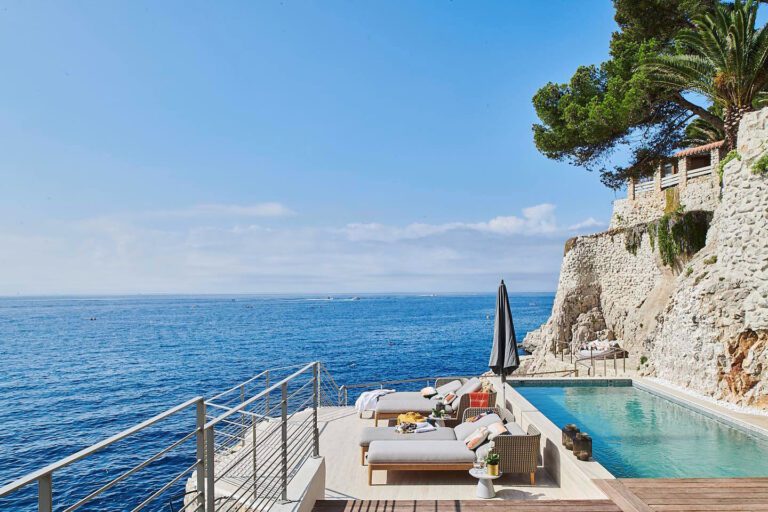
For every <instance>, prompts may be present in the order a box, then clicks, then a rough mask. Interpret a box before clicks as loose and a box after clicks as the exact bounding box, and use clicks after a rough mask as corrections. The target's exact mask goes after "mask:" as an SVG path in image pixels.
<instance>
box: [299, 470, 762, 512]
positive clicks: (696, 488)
mask: <svg viewBox="0 0 768 512" xmlns="http://www.w3.org/2000/svg"><path fill="white" fill-rule="evenodd" d="M595 482H596V483H597V484H598V486H599V487H600V488H601V489H602V490H603V492H605V494H606V495H607V496H608V498H609V499H607V500H549V499H543V500H488V501H485V500H321V501H318V502H317V503H316V504H315V508H314V512H507V511H510V512H718V511H723V512H751V511H765V512H768V478H670V479H655V478H636V479H633V478H630V479H617V480H595Z"/></svg>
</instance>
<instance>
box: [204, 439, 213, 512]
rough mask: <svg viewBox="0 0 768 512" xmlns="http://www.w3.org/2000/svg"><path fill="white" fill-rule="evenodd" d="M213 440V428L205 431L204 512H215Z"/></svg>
mask: <svg viewBox="0 0 768 512" xmlns="http://www.w3.org/2000/svg"><path fill="white" fill-rule="evenodd" d="M214 445H215V439H214V433H213V427H208V428H207V429H206V430H205V512H216V509H215V507H216V482H215V471H214V467H213V455H214V451H215V448H214Z"/></svg>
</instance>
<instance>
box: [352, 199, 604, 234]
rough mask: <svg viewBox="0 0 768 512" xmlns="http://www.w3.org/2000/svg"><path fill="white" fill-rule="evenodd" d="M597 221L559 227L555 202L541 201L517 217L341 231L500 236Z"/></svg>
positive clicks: (375, 225)
mask: <svg viewBox="0 0 768 512" xmlns="http://www.w3.org/2000/svg"><path fill="white" fill-rule="evenodd" d="M596 225H599V223H597V221H595V220H594V219H592V218H589V219H587V220H585V221H583V222H580V223H578V224H575V225H574V226H571V227H569V228H565V229H563V228H560V227H558V225H557V220H556V218H555V205H553V204H549V203H543V204H539V205H536V206H531V207H528V208H524V209H523V210H522V216H520V217H518V216H514V215H510V216H499V217H494V218H493V219H491V220H489V221H485V222H449V223H444V224H423V223H414V224H408V225H406V226H403V227H398V226H387V225H385V224H378V223H351V224H347V226H346V227H345V228H344V230H343V231H344V233H345V234H346V235H347V237H349V239H350V240H355V241H364V240H369V241H379V242H394V241H398V240H416V239H420V238H426V237H432V236H437V235H442V234H445V233H449V232H451V231H475V232H480V233H489V234H495V235H502V236H512V235H525V236H536V235H542V236H543V235H556V234H558V233H560V232H563V231H565V230H578V229H581V228H585V227H590V226H596Z"/></svg>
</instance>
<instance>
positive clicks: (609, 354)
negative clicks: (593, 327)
mask: <svg viewBox="0 0 768 512" xmlns="http://www.w3.org/2000/svg"><path fill="white" fill-rule="evenodd" d="M619 355H621V358H620V359H621V361H622V372H624V373H626V371H627V357H628V355H629V354H628V353H627V351H626V350H624V349H623V348H618V347H613V348H611V349H610V350H608V351H606V352H601V353H600V354H598V355H595V354H594V351H593V350H592V349H591V348H590V349H589V355H588V356H582V357H579V358H578V359H576V364H581V365H582V366H585V367H588V368H590V369H591V374H592V375H595V376H596V375H597V369H598V368H599V365H596V364H595V361H600V360H602V361H603V376H604V377H607V376H608V360H609V359H612V360H613V374H614V375H618V374H619V367H618V362H617V360H618V359H619V357H618V356H619ZM586 361H589V366H587V364H586Z"/></svg>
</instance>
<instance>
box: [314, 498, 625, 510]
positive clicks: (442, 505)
mask: <svg viewBox="0 0 768 512" xmlns="http://www.w3.org/2000/svg"><path fill="white" fill-rule="evenodd" d="M566 511H567V512H621V509H620V508H619V507H617V506H616V505H615V504H614V503H613V502H612V501H609V500H503V501H495V500H487V501H486V500H413V501H411V500H321V501H318V502H317V503H316V504H315V508H314V511H313V512H566Z"/></svg>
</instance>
